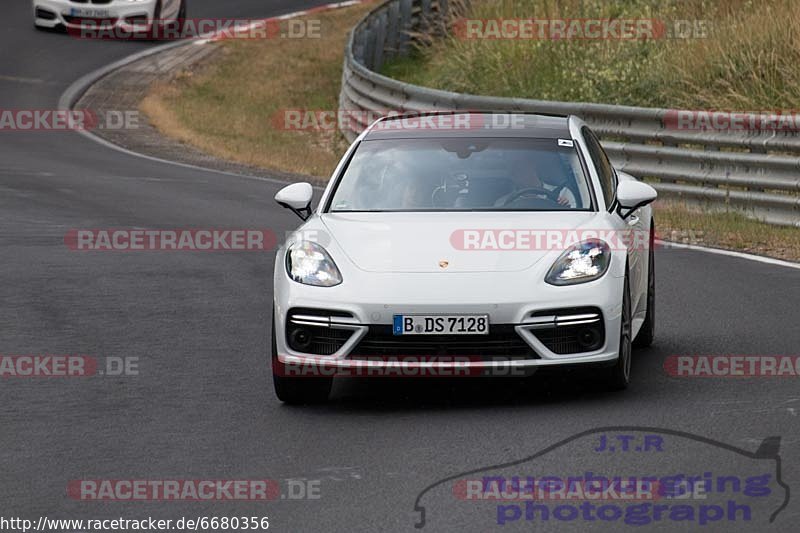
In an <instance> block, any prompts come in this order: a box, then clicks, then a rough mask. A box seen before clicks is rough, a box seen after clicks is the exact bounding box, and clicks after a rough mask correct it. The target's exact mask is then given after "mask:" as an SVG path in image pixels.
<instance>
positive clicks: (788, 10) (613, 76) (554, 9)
mask: <svg viewBox="0 0 800 533" xmlns="http://www.w3.org/2000/svg"><path fill="white" fill-rule="evenodd" d="M472 6H473V8H472V10H471V12H470V13H469V15H468V18H470V19H482V20H486V21H489V20H497V19H530V18H536V19H610V18H613V19H617V18H619V19H625V20H643V19H645V20H650V21H652V25H653V28H654V29H657V32H656V33H657V34H658V35H660V36H663V38H658V37H657V38H653V39H594V40H592V39H544V38H538V39H502V38H501V39H492V38H481V37H492V36H496V35H497V33H496V32H495V33H493V32H492V31H491V26H490V25H489V24H488V23H487V24H485V25H482V26H479V30H478V31H477V32H472V33H469V34H467V33H466V32H463V33H459V32H456V33H455V34H454V36H452V37H450V38H447V39H442V40H439V41H437V42H436V43H434V44H433V46H431V47H429V48H426V49H424V50H421V51H420V56H421V57H416V58H412V59H411V60H402V61H398V62H396V63H392V64H389V65H387V66H386V67H385V68H384V73H386V74H388V75H390V76H392V77H396V78H400V79H403V80H405V81H408V82H410V83H415V84H418V85H425V86H428V87H436V88H440V89H446V90H450V91H457V92H469V93H474V94H485V95H493V96H507V97H523V98H535V99H542V100H560V101H567V102H597V103H605V104H625V105H636V106H645V107H668V108H673V107H674V108H681V109H709V108H711V109H722V110H725V109H728V110H777V109H787V110H793V109H797V105H798V102H800V70H798V69H797V64H798V63H799V62H800V34H798V33H797V31H796V28H797V27H798V26H799V25H800V2H797V1H796V0H716V1H714V0H482V1H481V2H473V3H472ZM465 36H469V37H471V38H463V37H465ZM537 36H538V35H537Z"/></svg>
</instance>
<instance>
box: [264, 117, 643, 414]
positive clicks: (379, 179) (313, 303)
mask: <svg viewBox="0 0 800 533" xmlns="http://www.w3.org/2000/svg"><path fill="white" fill-rule="evenodd" d="M312 191H313V189H312V187H311V185H309V184H307V183H297V184H293V185H289V186H288V187H285V188H284V189H282V190H281V191H280V192H279V193H278V194H277V195H276V196H275V199H276V201H277V202H278V203H279V204H280V205H282V206H284V207H287V208H289V209H291V210H292V211H294V212H295V213H296V214H298V215H299V216H301V218H303V219H304V221H305V222H304V224H303V225H302V226H301V227H300V228H299V229H298V230H297V231H296V232H295V233H293V234H292V236H290V237H289V238H288V239H287V241H286V242H285V243H284V244H283V245H282V246H281V247H280V248H279V249H278V251H277V257H276V262H275V271H274V313H273V324H272V371H273V379H274V384H275V390H276V393H277V396H278V398H279V399H280V400H282V401H284V402H289V403H303V402H308V401H319V400H322V399H325V398H327V396H328V394H329V392H330V388H331V383H332V380H333V377H335V376H340V375H392V374H391V373H389V372H386V373H385V374H381V371H386V370H398V369H399V370H401V371H410V370H415V371H420V370H423V371H424V370H426V369H427V370H431V369H438V370H441V369H451V370H452V369H457V370H458V371H463V373H461V374H459V372H454V373H453V374H452V375H475V372H479V373H481V375H489V376H491V375H495V374H494V373H493V370H500V369H504V370H507V369H508V368H512V369H515V370H520V369H521V370H527V371H533V370H535V369H536V368H540V367H544V366H552V365H576V364H581V365H597V366H598V367H602V372H604V373H605V374H604V379H606V380H607V383H608V385H609V386H610V387H611V388H615V389H622V388H625V387H626V386H627V385H628V383H629V382H630V374H631V352H632V346H633V345H634V344H635V345H642V346H646V345H649V344H650V343H651V342H652V340H653V335H654V327H655V314H654V311H655V272H654V256H653V235H654V221H653V215H652V210H651V207H650V206H649V204H650V203H651V202H653V201H654V200H655V198H656V191H655V190H654V189H653V188H652V187H650V186H649V185H647V184H645V183H643V182H641V181H638V180H636V179H635V178H633V177H632V176H629V175H627V174H624V173H623V172H620V171H617V170H615V169H614V168H613V167H612V165H611V163H610V161H609V159H608V157H607V156H606V154H605V152H604V151H603V149H602V147H601V146H600V142H599V141H598V139H597V137H596V136H595V135H594V134H593V133H592V132H591V130H590V129H589V128H588V127H587V126H586V124H584V123H583V122H582V121H581V120H580V119H578V118H576V117H557V116H546V115H533V114H496V113H449V114H448V113H444V114H434V115H426V116H423V117H403V116H400V117H392V118H387V119H382V120H379V121H377V122H376V123H375V124H373V125H372V126H370V127H369V128H368V129H367V130H366V131H364V132H363V133H362V134H361V135H360V136H359V137H358V138H357V139H356V141H355V142H354V143H353V144H352V146H351V147H350V148H349V149H348V151H347V153H346V154H345V156H344V157H343V159H342V161H341V162H340V163H339V165H338V167H337V168H336V170H335V172H334V174H333V177H332V178H331V180H330V182H329V183H328V185H327V187H326V189H325V191H324V193H323V194H322V197H321V199H320V202H319V205H318V207H317V208H316V210H315V211H312V209H311V200H312ZM365 367H366V368H368V372H358V370H359V369H363V368H365ZM309 369H310V370H309ZM500 373H501V372H497V374H500ZM397 375H404V374H397ZM439 375H445V374H439Z"/></svg>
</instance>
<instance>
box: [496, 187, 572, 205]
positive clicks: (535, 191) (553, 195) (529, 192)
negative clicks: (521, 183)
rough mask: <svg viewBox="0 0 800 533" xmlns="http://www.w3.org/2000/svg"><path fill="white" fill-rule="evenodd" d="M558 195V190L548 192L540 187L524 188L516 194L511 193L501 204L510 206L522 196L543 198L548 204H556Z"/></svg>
mask: <svg viewBox="0 0 800 533" xmlns="http://www.w3.org/2000/svg"><path fill="white" fill-rule="evenodd" d="M559 194H560V191H558V190H554V191H548V190H547V189H545V188H542V187H525V188H524V189H520V190H518V191H517V192H515V193H512V194H511V196H509V197H508V198H507V199H506V201H505V202H503V206H504V207H505V206H507V205H509V204H512V203H514V202H516V201H517V200H519V199H520V198H522V197H524V196H544V197H545V199H547V200H549V201H550V202H553V203H554V204H558V195H559Z"/></svg>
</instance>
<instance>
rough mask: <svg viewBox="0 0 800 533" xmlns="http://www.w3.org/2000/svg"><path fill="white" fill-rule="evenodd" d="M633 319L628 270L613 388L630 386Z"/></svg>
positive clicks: (610, 379) (610, 385) (611, 371)
mask: <svg viewBox="0 0 800 533" xmlns="http://www.w3.org/2000/svg"><path fill="white" fill-rule="evenodd" d="M632 329H633V327H632V319H631V289H630V284H629V282H628V272H627V269H626V272H625V288H624V289H623V293H622V318H621V320H620V328H619V355H618V357H617V362H616V363H614V366H612V367H611V368H610V369H609V373H608V378H607V384H608V388H609V389H611V390H623V389H626V388H628V385H629V384H630V382H631V356H632V352H633V343H632V342H631V331H632Z"/></svg>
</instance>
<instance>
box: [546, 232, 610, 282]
mask: <svg viewBox="0 0 800 533" xmlns="http://www.w3.org/2000/svg"><path fill="white" fill-rule="evenodd" d="M609 265H611V249H610V248H609V247H608V244H606V243H605V242H604V241H601V240H600V239H588V240H585V241H582V242H579V243H578V244H575V245H573V246H571V247H570V248H569V249H568V250H567V251H566V252H564V253H563V254H561V257H559V258H558V260H556V262H555V263H554V264H553V266H552V267H551V268H550V271H549V272H548V273H547V276H546V277H545V281H546V282H547V283H549V284H551V285H574V284H576V283H586V282H587V281H593V280H596V279H598V278H601V277H602V276H603V274H605V273H606V271H607V270H608V267H609Z"/></svg>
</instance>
